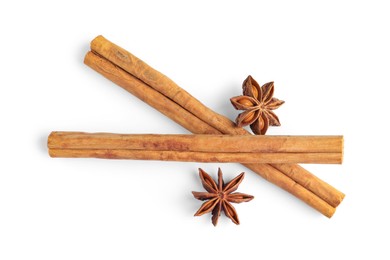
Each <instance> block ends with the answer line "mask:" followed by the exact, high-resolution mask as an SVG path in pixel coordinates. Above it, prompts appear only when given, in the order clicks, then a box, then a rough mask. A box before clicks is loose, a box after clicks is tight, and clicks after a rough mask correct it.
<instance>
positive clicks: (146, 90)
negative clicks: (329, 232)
mask: <svg viewBox="0 0 390 260" xmlns="http://www.w3.org/2000/svg"><path fill="white" fill-rule="evenodd" d="M84 63H85V64H86V65H88V66H89V67H91V68H92V69H93V70H95V71H97V72H98V73H100V74H102V75H103V76H104V77H106V78H107V79H109V80H111V81H112V82H114V83H116V84H118V85H119V86H121V87H122V88H124V89H125V90H127V91H128V92H130V93H132V94H133V95H135V96H136V97H138V98H139V99H141V100H142V101H144V102H146V103H147V104H149V105H150V106H152V107H154V108H155V109H157V110H159V111H160V112H161V113H163V114H164V115H166V116H167V117H169V118H171V119H173V120H174V121H175V122H177V123H179V124H180V125H182V126H183V127H184V128H186V129H188V130H189V131H190V132H192V133H196V134H221V132H220V131H218V130H217V129H215V128H214V127H212V126H210V125H208V124H206V126H204V127H203V128H202V129H201V128H199V127H198V125H197V124H195V123H193V122H195V121H197V120H199V119H198V118H197V117H196V116H194V115H193V114H191V113H189V112H188V111H186V110H185V109H184V108H183V107H181V106H179V105H177V104H176V103H175V102H173V101H172V100H170V99H168V98H167V97H165V96H164V95H162V94H161V93H159V92H157V91H156V90H154V89H152V88H151V87H150V86H148V85H146V84H145V83H143V82H142V81H140V80H138V79H137V78H135V77H134V76H132V75H130V74H129V73H127V72H125V71H124V70H123V69H121V68H119V67H118V66H116V65H114V64H113V63H111V62H110V61H108V60H106V59H105V58H103V57H101V56H98V55H96V54H94V53H92V52H88V53H87V54H86V56H85V59H84ZM181 114H184V115H185V116H187V120H181V119H180V118H178V117H180V116H181ZM203 131H204V132H203ZM244 165H245V166H246V167H248V168H249V169H251V170H253V171H254V172H256V173H257V174H259V175H260V176H262V177H264V178H265V179H266V180H268V181H270V182H271V183H274V184H275V185H277V186H279V187H281V188H282V189H284V190H286V191H288V192H289V193H291V194H292V195H294V196H296V197H297V198H299V199H300V200H302V201H303V202H305V203H307V204H308V205H310V206H311V207H313V208H314V209H316V210H318V211H319V212H321V213H322V214H323V215H325V216H327V217H331V216H332V215H333V214H334V212H335V206H332V205H331V204H330V203H329V202H328V201H331V200H329V199H328V200H324V199H322V198H320V197H318V196H317V195H316V194H315V193H314V192H313V191H312V190H308V189H307V188H305V187H303V186H302V185H301V184H300V183H299V182H296V181H294V180H292V179H291V178H290V177H288V176H286V175H285V174H283V173H282V172H281V171H279V170H278V169H276V168H274V167H272V166H271V165H269V164H244ZM319 187H321V186H320V185H315V187H314V188H313V190H314V191H315V190H316V189H319ZM334 190H335V189H334V188H333V187H332V189H331V190H330V193H331V194H332V197H336V198H337V196H334V194H333V193H334ZM336 191H337V190H336ZM337 192H338V191H337Z"/></svg>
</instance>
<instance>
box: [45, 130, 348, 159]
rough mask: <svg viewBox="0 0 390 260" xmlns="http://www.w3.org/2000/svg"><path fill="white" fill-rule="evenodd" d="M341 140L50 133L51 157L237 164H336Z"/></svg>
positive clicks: (334, 137) (299, 137)
mask: <svg viewBox="0 0 390 260" xmlns="http://www.w3.org/2000/svg"><path fill="white" fill-rule="evenodd" d="M341 144H342V137H336V136H253V135H248V136H227V135H172V134H171V135H161V134H111V133H82V132H52V133H51V134H50V135H49V138H48V147H49V153H50V155H51V156H52V157H86V158H88V157H95V158H106V159H133V160H137V159H138V160H162V161H183V162H239V163H341V156H342V153H341V152H340V151H341V149H340V148H341V147H342V146H341Z"/></svg>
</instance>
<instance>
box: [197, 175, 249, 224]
mask: <svg viewBox="0 0 390 260" xmlns="http://www.w3.org/2000/svg"><path fill="white" fill-rule="evenodd" d="M244 175H245V173H243V172H242V173H241V174H240V175H238V176H237V177H235V178H234V179H233V180H231V181H230V182H228V183H227V184H225V183H224V182H223V177H222V171H221V168H218V183H217V182H215V181H214V180H213V178H211V176H210V175H208V174H207V173H206V172H205V171H203V170H202V169H200V168H199V177H200V180H201V181H202V185H203V188H205V190H206V191H207V192H198V191H193V192H192V194H193V195H194V197H195V198H196V199H198V200H207V201H206V202H204V203H203V204H202V206H201V207H200V208H199V210H198V211H197V212H196V213H195V216H201V215H203V214H206V213H209V212H211V214H212V218H211V220H212V223H213V225H214V226H216V225H217V223H218V218H219V216H220V215H221V212H222V211H224V212H225V215H226V216H227V217H228V218H230V219H231V220H232V221H233V223H234V224H236V225H238V224H240V220H239V219H238V215H237V211H236V210H235V208H234V207H233V205H232V204H231V203H241V202H247V201H250V200H252V199H253V198H254V197H253V196H252V195H248V194H244V193H240V192H234V191H236V190H237V189H238V186H239V185H240V183H241V182H242V180H243V179H244Z"/></svg>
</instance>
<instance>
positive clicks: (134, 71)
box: [91, 36, 345, 207]
mask: <svg viewBox="0 0 390 260" xmlns="http://www.w3.org/2000/svg"><path fill="white" fill-rule="evenodd" d="M91 50H92V51H93V52H95V53H98V54H99V55H101V56H102V57H104V58H106V59H107V60H108V61H110V62H112V63H113V64H115V65H116V66H119V67H120V68H122V69H123V70H124V71H127V72H128V73H130V74H131V75H132V76H134V77H136V78H138V79H140V80H141V81H143V82H145V83H146V84H147V85H149V86H150V87H151V88H153V89H155V90H157V91H158V92H160V93H162V94H163V95H164V96H166V97H168V98H169V99H171V100H173V101H174V102H175V103H177V104H179V105H180V106H182V107H183V108H184V109H185V110H187V111H189V112H190V113H192V114H194V115H195V116H196V117H197V118H199V119H201V120H202V121H204V122H206V123H207V124H209V125H210V126H212V127H213V128H215V129H217V130H218V131H220V132H221V133H223V134H231V135H246V134H249V133H248V132H247V131H246V130H245V129H243V128H240V127H236V125H235V124H234V123H233V122H232V121H231V120H229V119H228V118H226V117H224V116H222V115H220V114H218V113H216V112H214V111H213V110H211V109H210V108H208V107H206V106H205V105H203V104H202V103H201V102H200V101H198V100H197V99H196V98H194V97H193V96H191V95H190V94H189V93H188V92H187V91H185V90H184V89H182V88H180V87H179V86H178V85H177V84H176V83H175V82H173V81H172V80H171V79H169V78H168V77H167V76H165V75H164V74H162V73H160V72H159V71H157V70H155V69H154V68H152V67H150V66H149V65H148V64H146V63H145V62H143V61H142V60H140V59H139V58H137V57H136V56H134V55H133V54H131V53H130V52H128V51H126V50H125V49H123V48H121V47H119V46H117V45H115V44H114V43H112V42H110V41H108V40H107V39H105V38H104V37H103V36H98V37H96V38H95V39H94V40H93V41H92V42H91ZM260 167H261V166H260ZM273 167H274V168H281V167H278V166H277V165H273ZM286 168H288V167H283V170H282V172H283V173H284V174H286V175H287V176H288V175H289V171H290V170H289V169H286ZM294 169H295V170H294V171H295V172H296V171H300V169H302V172H303V174H302V175H304V176H305V177H304V178H302V177H301V176H300V175H299V174H294V175H293V176H290V177H291V178H293V180H294V181H296V182H297V183H300V184H301V185H303V186H304V187H306V188H307V189H309V190H310V191H312V192H314V193H316V194H324V195H325V194H326V195H325V197H323V199H324V200H325V201H327V202H328V203H330V204H331V205H332V206H334V207H336V206H338V205H339V204H340V203H341V201H342V200H343V198H344V196H345V195H344V194H343V193H342V192H340V191H338V190H337V189H335V188H333V187H332V186H330V185H329V184H327V183H325V182H324V181H322V180H320V179H319V178H317V177H316V176H314V175H313V174H311V173H309V172H308V171H306V170H304V169H303V168H299V167H298V168H297V167H294ZM252 170H253V168H252ZM257 171H261V169H257V170H256V172H257ZM257 173H258V172H257ZM258 174H260V175H261V173H258ZM263 177H265V176H263ZM308 178H309V179H308ZM308 183H310V185H307V184H308ZM329 188H331V190H328V189H329ZM327 195H329V196H330V197H328V196H327Z"/></svg>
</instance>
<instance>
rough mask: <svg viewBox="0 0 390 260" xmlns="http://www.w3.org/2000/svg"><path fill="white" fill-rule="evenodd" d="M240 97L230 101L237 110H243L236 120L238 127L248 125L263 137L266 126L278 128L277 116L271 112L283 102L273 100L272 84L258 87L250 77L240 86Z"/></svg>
mask: <svg viewBox="0 0 390 260" xmlns="http://www.w3.org/2000/svg"><path fill="white" fill-rule="evenodd" d="M242 88H243V94H244V95H242V96H237V97H233V98H231V99H230V101H231V103H232V105H233V106H234V108H235V109H237V110H244V112H242V113H241V114H239V115H238V116H237V118H236V124H237V126H239V127H243V126H247V125H250V127H251V129H252V131H253V133H255V134H257V135H264V134H265V133H266V132H267V130H268V126H270V125H271V126H280V121H279V118H278V116H277V115H276V114H275V113H274V112H272V111H271V110H275V109H277V108H279V107H280V106H281V105H283V103H284V101H283V100H279V99H277V98H274V97H273V95H274V83H273V82H268V83H265V84H264V85H263V86H261V87H260V85H259V83H257V81H256V80H255V79H253V78H252V77H251V76H250V75H249V76H248V77H247V78H246V79H245V80H244V82H243V84H242Z"/></svg>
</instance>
